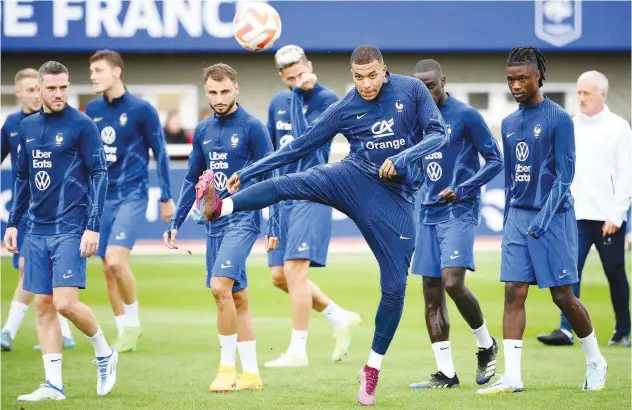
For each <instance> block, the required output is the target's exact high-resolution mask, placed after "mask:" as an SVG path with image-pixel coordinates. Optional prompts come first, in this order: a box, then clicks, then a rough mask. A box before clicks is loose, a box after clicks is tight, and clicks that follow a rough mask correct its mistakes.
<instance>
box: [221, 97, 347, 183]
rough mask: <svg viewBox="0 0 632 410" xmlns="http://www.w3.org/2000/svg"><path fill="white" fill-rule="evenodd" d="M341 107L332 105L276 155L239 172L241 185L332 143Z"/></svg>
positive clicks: (269, 156) (336, 131) (337, 126)
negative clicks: (329, 142)
mask: <svg viewBox="0 0 632 410" xmlns="http://www.w3.org/2000/svg"><path fill="white" fill-rule="evenodd" d="M341 109H342V107H341V105H340V104H339V103H336V104H333V105H331V106H330V107H329V108H328V109H327V110H325V112H324V113H323V114H322V115H321V116H320V117H318V118H317V119H316V120H315V121H314V122H313V123H312V124H311V125H310V126H309V127H308V128H307V130H305V132H304V133H303V134H302V135H301V136H300V137H298V138H296V139H295V140H294V141H292V142H290V143H288V144H286V145H285V146H284V147H282V148H281V149H279V150H278V151H275V152H274V153H272V154H270V155H268V156H266V157H265V158H262V159H260V160H259V161H256V162H254V163H253V164H251V165H250V166H248V167H246V168H244V169H242V170H241V171H239V172H237V178H238V179H239V181H240V182H241V183H244V182H246V181H249V180H250V179H252V178H256V177H259V176H261V175H263V174H265V173H267V172H270V171H272V170H273V169H277V168H280V167H282V166H284V165H287V164H290V163H292V162H294V161H297V160H299V159H301V158H303V157H304V156H305V155H307V154H308V153H310V152H311V151H313V150H315V149H318V148H320V147H321V146H323V144H325V143H327V142H328V141H331V139H332V138H333V137H335V136H336V134H337V133H338V130H339V123H340V118H341V115H340V112H341ZM231 178H232V177H231Z"/></svg>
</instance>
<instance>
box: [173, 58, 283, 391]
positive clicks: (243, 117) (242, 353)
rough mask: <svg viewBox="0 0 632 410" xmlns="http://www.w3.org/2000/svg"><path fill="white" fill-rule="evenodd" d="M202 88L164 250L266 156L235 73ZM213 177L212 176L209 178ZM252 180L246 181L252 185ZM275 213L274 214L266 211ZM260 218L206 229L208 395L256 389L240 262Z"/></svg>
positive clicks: (209, 74)
mask: <svg viewBox="0 0 632 410" xmlns="http://www.w3.org/2000/svg"><path fill="white" fill-rule="evenodd" d="M204 88H205V91H206V97H207V99H208V102H209V105H210V106H211V108H212V109H213V111H214V112H215V113H214V115H212V116H210V117H208V118H207V119H205V120H204V121H202V122H201V123H200V124H198V126H197V127H196V128H195V134H194V136H193V150H192V152H191V156H190V157H189V170H188V173H187V176H186V178H185V180H184V183H183V185H182V190H181V192H180V199H179V201H178V207H177V210H176V214H175V216H174V217H173V220H172V222H171V225H170V227H169V229H168V230H167V232H165V234H164V242H165V245H167V247H169V248H176V245H175V239H176V234H177V232H178V229H179V228H180V226H181V225H182V223H183V222H184V220H185V219H186V217H187V215H188V213H189V211H190V210H191V207H192V206H193V205H194V203H195V207H194V208H193V209H194V213H196V222H197V223H200V224H204V223H206V222H208V220H204V218H203V217H202V209H204V208H205V207H208V206H209V205H211V204H213V203H214V202H213V200H209V196H210V197H211V198H212V197H213V195H215V193H216V192H217V195H219V196H220V197H222V198H227V197H228V196H229V193H228V191H227V190H226V181H227V180H228V175H230V173H233V172H237V171H239V170H241V169H242V168H245V167H247V166H249V165H250V164H252V163H253V162H255V161H257V160H259V159H261V158H263V157H265V156H266V155H268V154H270V153H271V152H272V142H271V140H270V135H269V134H268V131H267V130H266V128H265V125H263V123H262V122H261V121H259V120H258V119H257V118H255V117H254V116H253V115H251V114H250V113H248V112H247V111H246V110H245V109H244V108H243V107H242V106H240V105H238V104H237V102H236V97H237V94H239V86H238V84H237V73H236V72H235V70H234V69H233V68H232V67H230V66H228V65H226V64H215V65H212V66H210V67H208V68H207V69H206V70H205V73H204ZM213 170H215V171H213ZM254 182H255V181H253V183H254ZM273 208H274V207H273ZM260 225H261V212H260V211H252V212H243V213H239V214H235V215H232V216H231V217H229V218H224V219H220V220H217V221H213V222H210V223H208V224H207V239H206V270H207V275H206V286H207V287H209V288H210V289H211V292H212V294H213V297H214V298H215V304H216V305H217V330H218V332H219V344H220V349H221V350H220V363H219V371H218V374H217V377H216V378H215V380H214V381H213V383H211V386H210V390H211V391H212V392H227V391H232V390H249V389H260V388H261V387H262V382H261V377H260V376H259V368H258V365H257V352H256V346H257V342H256V338H255V332H254V327H253V325H252V316H251V315H250V310H249V308H248V278H247V276H246V259H247V258H248V255H249V254H250V251H251V250H252V247H253V245H254V243H255V241H256V240H257V236H258V235H259V233H260ZM278 229H279V224H278V220H277V218H276V214H275V212H274V209H273V212H271V215H270V221H269V225H268V230H269V232H268V235H267V236H266V250H267V251H270V250H272V249H274V248H275V247H276V245H277V243H278V241H279V239H278V238H279V234H278ZM237 350H238V351H239V357H240V359H241V366H242V373H241V374H240V375H239V377H237V372H236V369H235V356H236V353H237Z"/></svg>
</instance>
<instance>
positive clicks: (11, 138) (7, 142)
mask: <svg viewBox="0 0 632 410" xmlns="http://www.w3.org/2000/svg"><path fill="white" fill-rule="evenodd" d="M32 114H33V113H31V114H26V113H25V112H24V111H22V110H20V111H18V112H14V113H13V114H10V115H8V116H7V118H6V120H5V121H4V124H3V125H2V130H1V131H0V133H1V134H2V149H1V150H2V157H1V158H0V163H2V162H3V161H4V159H5V158H6V157H7V155H9V154H11V181H13V184H15V178H16V176H17V172H18V167H17V162H18V149H19V147H20V138H18V135H19V134H20V123H21V122H22V120H23V119H25V118H26V117H28V116H29V115H32Z"/></svg>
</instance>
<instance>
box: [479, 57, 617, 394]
mask: <svg viewBox="0 0 632 410" xmlns="http://www.w3.org/2000/svg"><path fill="white" fill-rule="evenodd" d="M544 61H545V59H544V56H543V55H542V53H540V51H538V49H536V48H534V47H517V48H514V49H513V50H511V53H510V54H509V58H508V59H507V67H506V73H507V84H508V85H509V89H510V90H511V94H512V95H513V97H514V98H515V99H516V101H517V102H519V103H520V107H519V108H518V109H517V110H516V111H514V112H513V113H511V114H510V115H509V116H507V117H506V118H505V119H504V120H503V121H502V125H501V133H502V138H503V152H504V157H505V161H504V162H505V215H504V220H503V240H502V256H501V259H502V261H501V268H500V280H501V281H502V282H505V310H504V316H503V339H504V340H503V345H504V354H505V374H504V376H503V377H502V378H501V379H500V380H499V381H497V382H495V383H494V384H492V385H491V386H489V387H487V388H483V389H481V390H479V391H478V392H479V393H481V394H494V393H515V392H522V391H524V387H523V384H522V379H521V377H520V357H521V353H522V335H523V333H524V329H525V325H526V318H525V300H526V298H527V293H528V291H529V285H532V284H537V285H538V287H540V288H549V289H550V292H551V296H552V298H553V301H554V302H555V304H556V305H557V306H558V307H559V308H560V309H561V310H562V312H564V314H565V315H566V317H567V318H568V320H569V322H570V323H571V325H572V327H573V330H574V331H575V333H576V334H577V337H578V339H579V341H580V343H581V345H582V348H583V349H584V352H585V353H586V363H587V369H586V379H585V381H584V385H583V390H602V389H603V387H604V385H605V382H606V373H607V369H608V365H607V363H606V360H605V359H604V357H603V356H602V355H601V352H600V351H599V346H598V344H597V338H596V336H595V331H594V329H593V326H592V323H591V322H590V318H589V317H588V311H587V310H586V307H585V306H584V305H583V304H582V303H581V302H580V301H579V300H578V299H577V298H576V297H575V296H574V295H573V288H572V285H573V283H575V282H577V280H578V275H577V222H576V219H575V211H574V207H573V199H572V197H571V195H570V186H571V182H572V180H573V175H574V173H575V135H574V127H573V121H572V120H571V117H570V116H569V115H568V114H567V113H566V112H565V111H564V109H563V108H562V107H560V106H559V105H557V104H556V103H554V102H553V101H551V100H550V99H548V98H546V97H545V96H544V95H543V94H542V92H541V90H540V88H541V87H542V83H543V81H544V72H545V71H546V66H545V65H544Z"/></svg>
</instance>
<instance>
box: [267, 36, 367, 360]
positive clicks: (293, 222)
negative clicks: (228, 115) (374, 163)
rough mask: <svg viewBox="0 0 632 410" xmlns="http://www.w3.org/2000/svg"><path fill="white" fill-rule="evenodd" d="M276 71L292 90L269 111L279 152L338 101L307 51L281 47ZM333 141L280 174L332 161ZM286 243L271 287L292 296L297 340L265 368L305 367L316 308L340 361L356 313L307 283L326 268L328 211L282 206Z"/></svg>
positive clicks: (275, 256)
mask: <svg viewBox="0 0 632 410" xmlns="http://www.w3.org/2000/svg"><path fill="white" fill-rule="evenodd" d="M275 63H276V67H277V68H278V70H279V76H280V77H281V80H282V81H283V82H284V83H285V85H287V87H288V88H289V89H288V90H284V91H281V92H280V93H278V94H276V95H275V96H274V97H273V98H272V101H271V102H270V107H269V109H268V132H269V133H270V136H271V137H272V143H273V145H274V149H279V148H282V147H284V146H286V145H287V144H289V143H291V142H292V141H293V140H294V139H295V138H296V137H297V136H299V135H301V134H303V132H305V130H306V129H307V127H308V126H309V123H310V122H313V121H314V120H315V119H316V118H318V116H319V115H320V114H322V113H323V111H325V110H326V109H327V108H328V107H329V106H330V105H331V104H333V103H335V102H336V101H338V96H336V94H335V93H334V92H333V91H331V90H330V89H329V88H327V87H325V86H323V85H321V84H319V83H318V82H317V78H316V75H315V74H314V73H313V71H312V63H311V61H309V60H308V59H307V57H306V56H305V52H304V51H303V49H302V48H300V47H298V46H294V45H289V46H285V47H282V48H281V49H279V51H277V53H276V55H275ZM330 148H331V141H330V142H329V143H326V144H325V145H323V146H322V147H321V148H320V149H317V150H314V151H312V152H310V153H309V154H307V156H305V157H303V158H302V159H301V160H300V161H297V162H293V163H291V164H288V165H286V166H284V167H283V168H282V169H281V170H280V172H281V174H282V175H287V174H290V173H294V172H301V171H307V170H308V169H309V168H311V167H313V166H316V165H322V164H326V163H327V162H328V161H329V150H330ZM277 206H279V208H280V212H282V215H283V216H282V218H281V236H282V237H283V241H281V242H280V243H279V246H278V247H277V248H276V249H275V250H273V251H271V252H270V253H269V254H268V265H269V266H270V271H271V273H272V283H273V284H274V286H276V287H277V288H279V289H281V290H283V291H285V292H288V293H289V295H290V301H291V305H292V337H291V339H290V346H289V347H288V349H287V351H286V352H285V353H284V354H282V355H281V357H279V358H278V359H276V360H273V361H271V362H267V363H265V367H298V366H306V365H307V364H308V360H307V330H308V327H309V312H310V310H311V309H312V308H313V309H314V310H316V311H317V312H320V313H321V314H322V315H323V316H325V317H326V318H327V319H328V320H329V322H330V323H331V324H332V326H333V327H334V338H335V339H336V346H335V348H334V351H333V354H332V359H333V360H334V361H336V362H337V361H340V360H342V358H343V357H345V356H346V355H347V353H348V352H349V347H350V344H351V333H352V331H353V329H354V328H355V327H357V326H358V324H359V323H360V316H359V315H358V314H357V313H353V312H349V311H346V310H344V309H342V308H341V307H340V306H338V305H337V304H336V303H334V301H332V300H331V299H329V298H328V297H327V296H325V295H324V294H323V292H322V291H321V290H320V288H319V287H318V285H316V284H315V283H314V282H312V281H311V280H308V279H307V275H308V270H309V268H310V267H324V266H325V265H326V263H327V251H328V247H329V239H330V237H331V212H332V209H331V207H329V206H326V205H322V204H318V203H315V202H310V201H301V200H298V201H284V202H281V203H280V204H278V205H277Z"/></svg>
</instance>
